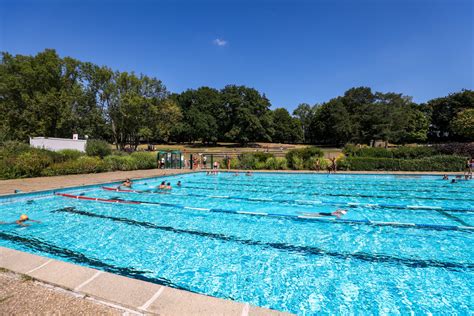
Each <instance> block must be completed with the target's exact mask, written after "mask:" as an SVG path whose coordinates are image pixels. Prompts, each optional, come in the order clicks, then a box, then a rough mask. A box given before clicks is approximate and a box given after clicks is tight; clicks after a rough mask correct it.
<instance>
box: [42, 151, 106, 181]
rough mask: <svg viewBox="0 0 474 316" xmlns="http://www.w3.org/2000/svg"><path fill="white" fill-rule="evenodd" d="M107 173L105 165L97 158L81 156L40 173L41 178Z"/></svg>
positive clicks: (56, 164)
mask: <svg viewBox="0 0 474 316" xmlns="http://www.w3.org/2000/svg"><path fill="white" fill-rule="evenodd" d="M104 171H107V167H106V164H104V161H103V160H102V159H100V158H98V157H87V156H81V157H79V158H78V159H76V160H68V161H65V162H60V163H55V164H53V165H51V166H49V167H48V168H46V169H44V171H43V172H42V175H43V176H59V175H67V174H82V173H98V172H104Z"/></svg>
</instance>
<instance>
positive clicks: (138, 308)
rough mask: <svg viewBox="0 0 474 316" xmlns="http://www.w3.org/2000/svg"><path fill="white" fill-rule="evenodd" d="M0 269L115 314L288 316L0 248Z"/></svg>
mask: <svg viewBox="0 0 474 316" xmlns="http://www.w3.org/2000/svg"><path fill="white" fill-rule="evenodd" d="M0 268H2V269H6V270H9V271H13V272H15V273H19V274H21V275H26V276H28V277H30V278H33V279H34V280H38V281H40V282H44V283H46V284H49V285H52V286H56V287H59V288H62V289H65V290H68V291H71V292H73V293H75V294H77V295H80V296H82V297H91V298H94V299H95V301H96V302H98V303H102V304H103V305H105V306H107V305H108V306H109V307H113V308H115V309H116V310H121V311H124V312H128V313H129V314H130V313H133V314H158V315H236V316H246V315H262V316H264V315H265V316H266V315H269V316H270V315H290V314H288V313H283V312H278V311H273V310H270V309H266V308H261V307H257V306H252V305H249V304H245V303H239V302H235V301H231V300H225V299H220V298H216V297H211V296H206V295H201V294H196V293H192V292H187V291H182V290H177V289H173V288H170V287H167V286H162V285H157V284H154V283H150V282H144V281H140V280H136V279H132V278H127V277H123V276H120V275H116V274H112V273H108V272H104V271H100V270H96V269H92V268H87V267H83V266H79V265H75V264H71V263H67V262H63V261H59V260H55V259H50V258H46V257H42V256H38V255H33V254H30V253H26V252H22V251H17V250H13V249H9V248H4V247H0Z"/></svg>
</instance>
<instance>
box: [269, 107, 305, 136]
mask: <svg viewBox="0 0 474 316" xmlns="http://www.w3.org/2000/svg"><path fill="white" fill-rule="evenodd" d="M272 114H273V129H274V132H273V135H272V141H273V142H278V143H299V142H301V141H302V140H303V129H302V128H301V122H300V121H299V120H298V119H297V118H294V117H292V116H291V115H290V113H289V112H288V110H287V109H285V108H277V109H275V110H274V111H273V113H272Z"/></svg>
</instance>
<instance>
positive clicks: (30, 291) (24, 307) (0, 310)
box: [0, 272, 124, 315]
mask: <svg viewBox="0 0 474 316" xmlns="http://www.w3.org/2000/svg"><path fill="white" fill-rule="evenodd" d="M123 313H124V310H120V309H117V308H112V307H109V306H106V305H104V304H101V303H99V302H97V301H92V300H87V299H86V298H84V297H81V296H78V295H74V293H72V292H69V291H65V290H60V289H58V288H54V287H51V286H47V285H46V284H44V283H41V282H37V281H34V280H33V279H30V278H28V277H25V276H22V275H19V274H15V273H11V272H0V314H1V315H122V314H123Z"/></svg>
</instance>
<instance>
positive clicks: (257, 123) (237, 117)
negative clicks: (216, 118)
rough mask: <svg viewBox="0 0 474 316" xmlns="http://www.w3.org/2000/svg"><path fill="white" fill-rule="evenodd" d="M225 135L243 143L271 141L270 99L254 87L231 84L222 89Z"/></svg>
mask: <svg viewBox="0 0 474 316" xmlns="http://www.w3.org/2000/svg"><path fill="white" fill-rule="evenodd" d="M221 98H222V101H221V102H222V105H223V107H224V108H225V113H226V117H225V119H224V120H223V130H225V131H226V133H225V137H226V138H227V139H228V140H230V141H234V142H237V143H241V144H246V143H249V142H254V141H271V134H272V133H273V128H272V118H271V112H270V110H269V108H270V105H271V104H270V101H269V100H268V99H267V98H266V97H265V95H262V94H260V93H259V92H258V91H257V90H255V89H253V88H248V87H245V86H235V85H229V86H226V87H225V88H224V89H222V90H221Z"/></svg>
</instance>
